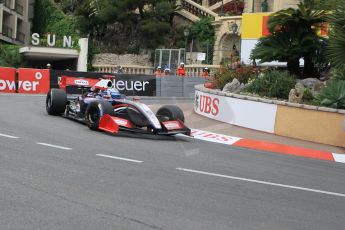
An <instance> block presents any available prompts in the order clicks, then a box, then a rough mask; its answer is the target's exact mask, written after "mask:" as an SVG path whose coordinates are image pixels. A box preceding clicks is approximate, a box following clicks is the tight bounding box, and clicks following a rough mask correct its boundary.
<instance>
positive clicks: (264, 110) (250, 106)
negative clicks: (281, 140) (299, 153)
mask: <svg viewBox="0 0 345 230" xmlns="http://www.w3.org/2000/svg"><path fill="white" fill-rule="evenodd" d="M194 111H195V112H196V113H198V114H200V115H203V116H205V117H208V118H211V119H215V120H218V121H222V122H225V123H228V124H233V125H238V126H242V127H246V128H250V129H255V130H260V131H264V132H269V133H273V132H274V124H275V117H276V111H277V105H275V104H266V103H261V102H254V101H248V100H241V99H237V98H232V97H225V96H219V95H214V94H209V93H204V92H200V91H196V92H195V100H194Z"/></svg>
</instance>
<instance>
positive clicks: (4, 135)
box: [0, 133, 19, 139]
mask: <svg viewBox="0 0 345 230" xmlns="http://www.w3.org/2000/svg"><path fill="white" fill-rule="evenodd" d="M0 136H1V137H7V138H12V139H17V138H19V137H15V136H11V135H7V134H3V133H0Z"/></svg>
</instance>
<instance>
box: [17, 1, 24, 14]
mask: <svg viewBox="0 0 345 230" xmlns="http://www.w3.org/2000/svg"><path fill="white" fill-rule="evenodd" d="M16 12H17V13H18V14H20V15H23V13H24V7H23V6H22V5H20V4H19V3H17V2H16Z"/></svg>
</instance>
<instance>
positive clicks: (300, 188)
mask: <svg viewBox="0 0 345 230" xmlns="http://www.w3.org/2000/svg"><path fill="white" fill-rule="evenodd" d="M176 169H177V170H180V171H184V172H191V173H197V174H203V175H208V176H215V177H222V178H227V179H233V180H240V181H246V182H252V183H257V184H264V185H271V186H276V187H282V188H291V189H296V190H303V191H308V192H315V193H322V194H327V195H332V196H340V197H345V194H343V193H336V192H329V191H323V190H317V189H311V188H304V187H298V186H292V185H286V184H278V183H273V182H268V181H261V180H253V179H248V178H243V177H234V176H228V175H223V174H217V173H210V172H205V171H198V170H193V169H185V168H176Z"/></svg>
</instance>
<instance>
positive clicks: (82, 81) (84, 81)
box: [58, 75, 99, 91]
mask: <svg viewBox="0 0 345 230" xmlns="http://www.w3.org/2000/svg"><path fill="white" fill-rule="evenodd" d="M98 82H99V79H91V78H78V77H69V76H64V75H62V76H61V78H60V79H59V82H58V84H59V88H60V89H62V90H64V91H66V87H68V86H74V87H78V88H91V87H93V86H94V85H96V84H97V83H98Z"/></svg>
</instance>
